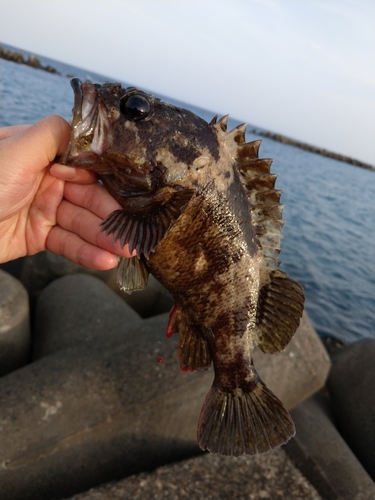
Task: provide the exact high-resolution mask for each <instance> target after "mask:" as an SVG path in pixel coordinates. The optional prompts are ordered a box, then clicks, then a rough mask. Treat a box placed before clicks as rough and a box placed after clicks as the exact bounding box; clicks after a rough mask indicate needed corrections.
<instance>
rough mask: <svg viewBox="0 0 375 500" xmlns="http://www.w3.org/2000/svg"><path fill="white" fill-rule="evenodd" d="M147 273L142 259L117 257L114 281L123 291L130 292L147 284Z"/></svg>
mask: <svg viewBox="0 0 375 500" xmlns="http://www.w3.org/2000/svg"><path fill="white" fill-rule="evenodd" d="M148 275H149V272H148V269H147V267H146V264H145V263H144V262H143V260H142V259H138V258H137V257H131V258H130V259H125V258H123V257H119V263H118V265H117V274H116V281H117V284H118V286H119V288H120V290H122V291H123V292H126V293H129V294H130V293H131V292H133V291H135V290H142V289H143V288H144V287H145V286H146V285H147V281H148Z"/></svg>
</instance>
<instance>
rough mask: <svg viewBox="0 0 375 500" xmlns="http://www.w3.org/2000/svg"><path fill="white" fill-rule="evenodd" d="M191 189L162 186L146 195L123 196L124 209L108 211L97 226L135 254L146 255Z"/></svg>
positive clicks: (167, 227) (153, 246)
mask: <svg viewBox="0 0 375 500" xmlns="http://www.w3.org/2000/svg"><path fill="white" fill-rule="evenodd" d="M193 193H194V191H193V190H191V189H179V190H177V189H176V188H173V187H169V186H167V187H164V188H161V189H159V190H158V191H156V192H155V193H153V194H152V195H148V196H135V197H133V198H128V199H126V200H124V202H123V204H124V206H125V209H124V210H116V211H115V212H112V213H111V214H110V215H109V216H108V217H107V218H106V219H105V220H104V221H103V222H102V223H101V230H102V231H105V232H106V234H107V236H108V235H109V234H111V233H113V239H114V241H115V242H116V241H117V240H120V244H121V247H122V248H124V246H125V245H128V246H129V252H130V253H133V251H134V250H135V251H136V253H137V256H138V257H140V256H141V255H142V254H143V255H144V256H145V257H146V259H147V258H148V257H149V255H150V253H151V252H153V251H154V250H155V248H156V246H157V245H158V244H159V243H160V242H161V240H162V239H163V238H164V236H165V235H166V234H167V233H168V231H169V228H170V227H171V225H172V224H173V223H174V222H175V221H176V220H177V219H178V217H179V216H180V214H181V212H182V210H183V208H184V207H185V205H186V204H187V203H188V202H189V201H190V199H191V197H192V195H193Z"/></svg>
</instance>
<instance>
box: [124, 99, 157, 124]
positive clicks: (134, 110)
mask: <svg viewBox="0 0 375 500" xmlns="http://www.w3.org/2000/svg"><path fill="white" fill-rule="evenodd" d="M120 111H121V113H123V114H124V115H126V116H127V117H128V118H131V119H132V120H135V121H137V120H144V119H145V118H147V117H148V116H149V115H150V113H151V104H150V102H149V101H148V100H147V99H146V97H144V96H143V95H140V94H133V95H130V96H129V97H124V98H123V99H122V100H121V102H120Z"/></svg>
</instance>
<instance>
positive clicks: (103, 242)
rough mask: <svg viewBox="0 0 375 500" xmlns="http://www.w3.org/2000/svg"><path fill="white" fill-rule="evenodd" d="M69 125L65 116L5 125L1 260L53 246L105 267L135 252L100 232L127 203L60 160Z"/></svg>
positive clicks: (1, 134) (0, 163)
mask: <svg viewBox="0 0 375 500" xmlns="http://www.w3.org/2000/svg"><path fill="white" fill-rule="evenodd" d="M69 130H70V127H69V124H68V123H67V122H66V121H65V120H64V119H63V118H61V117H60V116H49V117H47V118H44V119H43V120H41V121H40V122H38V123H36V124H35V125H31V126H30V125H19V126H14V127H6V128H3V129H0V172H1V175H0V263H1V262H7V261H9V260H13V259H16V258H18V257H22V256H25V255H33V254H35V253H37V252H40V251H43V250H50V251H51V252H54V253H56V254H58V255H62V256H64V257H67V258H68V259H69V260H71V261H73V262H75V263H77V264H80V265H82V266H85V267H89V268H93V269H103V270H104V269H110V268H112V267H115V266H116V264H117V258H116V255H120V256H122V257H130V254H129V251H128V249H127V248H126V247H125V249H124V250H122V249H121V247H120V245H119V243H117V244H115V243H114V242H113V241H112V238H108V237H107V236H106V235H105V234H104V233H102V232H101V231H100V222H101V221H102V220H103V219H104V218H105V217H107V216H108V215H109V214H110V213H111V212H113V211H114V210H118V209H121V206H120V205H119V204H118V203H117V202H116V201H115V200H114V199H113V198H112V197H111V196H110V195H109V193H108V192H107V191H106V190H105V189H104V188H103V187H102V186H101V185H99V184H98V182H97V178H96V176H95V174H93V173H92V172H88V171H85V170H79V169H74V168H72V167H67V166H64V165H60V164H57V163H54V159H55V157H56V156H57V155H61V154H62V153H63V152H64V150H65V149H66V147H67V145H68V142H69Z"/></svg>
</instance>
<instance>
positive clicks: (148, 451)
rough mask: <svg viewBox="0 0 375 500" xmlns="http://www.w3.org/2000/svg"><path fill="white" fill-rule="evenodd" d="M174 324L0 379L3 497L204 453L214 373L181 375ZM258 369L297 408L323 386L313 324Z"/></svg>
mask: <svg viewBox="0 0 375 500" xmlns="http://www.w3.org/2000/svg"><path fill="white" fill-rule="evenodd" d="M51 314H53V312H52V313H51ZM76 314H79V308H77V311H76ZM92 317H93V318H95V315H93V316H92ZM166 324H167V315H165V314H164V315H161V316H155V317H152V318H150V319H147V320H142V321H140V320H137V321H135V322H133V323H129V324H128V325H127V327H126V331H123V330H124V329H122V330H121V328H122V327H121V325H120V326H118V327H117V328H115V329H113V330H112V331H111V332H107V333H108V336H107V338H106V340H105V341H103V340H100V338H99V337H100V336H99V337H98V338H97V340H96V341H94V342H86V343H83V344H80V345H78V346H76V347H70V348H65V349H62V350H59V351H56V352H54V353H51V354H49V355H46V356H45V357H43V358H41V359H39V360H37V361H35V362H34V363H32V364H30V365H28V366H25V367H24V368H22V369H20V370H18V371H17V372H14V373H11V374H9V375H7V376H6V377H3V378H2V379H0V405H1V408H2V409H3V411H2V429H3V431H2V433H3V435H2V447H1V450H0V454H1V458H0V463H1V469H0V483H1V485H2V492H1V493H2V500H8V499H12V500H17V499H22V500H28V499H40V498H43V499H44V500H48V499H52V498H55V499H57V498H63V497H64V496H68V495H72V494H74V493H77V492H79V491H84V490H86V489H88V488H90V487H92V486H94V485H96V484H100V483H103V482H106V481H109V480H112V479H116V478H121V477H125V476H128V475H130V474H134V473H136V472H140V471H146V470H150V469H153V468H155V467H157V466H159V465H161V464H164V463H168V462H171V461H176V460H180V459H182V458H186V457H189V456H192V455H194V454H196V453H199V450H198V446H197V444H196V425H197V419H198V415H199V412H200V408H201V405H202V403H203V400H204V397H205V395H206V392H207V391H208V389H209V387H210V385H211V383H212V372H211V371H210V372H206V373H183V372H181V371H180V369H179V366H178V362H177V358H176V349H177V340H178V339H177V335H175V336H174V337H173V338H172V339H171V340H167V339H165V327H166ZM87 329H88V331H89V330H90V324H89V323H88V324H87ZM109 337H110V338H112V339H113V345H111V341H110V340H108V338H109ZM103 338H104V337H103ZM120 338H121V343H120V342H119V339H120ZM159 357H162V358H163V362H162V363H159V362H158V358H159ZM307 360H308V362H307ZM159 361H160V360H159ZM256 366H257V368H258V370H259V372H260V374H261V376H263V379H264V380H265V382H266V383H268V384H269V386H270V387H271V388H272V389H273V390H274V391H275V392H276V394H277V395H278V396H279V397H281V399H282V400H283V401H284V402H285V403H286V405H287V407H290V406H291V405H294V404H298V403H299V402H301V401H302V400H303V399H305V398H306V397H308V396H309V395H310V394H312V393H313V392H315V391H316V390H318V389H319V388H320V387H321V386H322V385H323V383H324V380H325V377H326V375H327V372H328V369H329V360H328V357H327V355H326V353H325V350H324V348H323V346H322V344H321V342H320V340H319V339H318V337H317V335H316V333H315V331H314V330H313V329H312V327H311V325H310V323H309V322H308V320H307V318H306V317H305V318H304V321H303V322H302V324H301V327H300V329H299V330H298V331H297V333H296V335H295V337H294V339H293V340H292V342H291V344H290V346H288V348H287V349H286V350H285V351H284V352H283V353H280V354H278V355H274V356H270V355H262V354H261V353H256ZM288 374H289V376H288ZM292 374H293V375H294V376H292ZM299 388H302V390H299Z"/></svg>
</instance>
